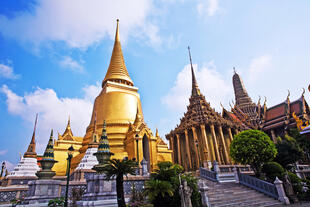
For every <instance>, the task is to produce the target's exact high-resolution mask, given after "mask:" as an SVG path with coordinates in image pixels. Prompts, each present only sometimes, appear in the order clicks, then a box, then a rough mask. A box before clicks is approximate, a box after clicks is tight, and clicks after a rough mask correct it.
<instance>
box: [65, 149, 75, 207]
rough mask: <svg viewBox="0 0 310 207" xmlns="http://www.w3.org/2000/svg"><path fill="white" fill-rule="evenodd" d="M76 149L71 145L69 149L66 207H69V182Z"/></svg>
mask: <svg viewBox="0 0 310 207" xmlns="http://www.w3.org/2000/svg"><path fill="white" fill-rule="evenodd" d="M73 152H74V148H73V146H72V145H71V147H69V148H68V158H67V160H68V165H67V185H66V197H65V205H64V207H68V191H69V180H70V167H71V159H72V157H73Z"/></svg>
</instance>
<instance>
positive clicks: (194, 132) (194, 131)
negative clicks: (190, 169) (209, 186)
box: [192, 127, 200, 168]
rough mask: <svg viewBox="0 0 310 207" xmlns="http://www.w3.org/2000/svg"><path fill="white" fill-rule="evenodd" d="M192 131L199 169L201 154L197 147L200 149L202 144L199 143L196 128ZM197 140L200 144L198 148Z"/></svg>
mask: <svg viewBox="0 0 310 207" xmlns="http://www.w3.org/2000/svg"><path fill="white" fill-rule="evenodd" d="M192 131H193V138H194V146H195V154H196V160H197V168H199V166H200V157H199V152H198V150H199V149H197V147H198V148H199V147H200V143H199V140H198V137H197V133H196V129H195V127H192ZM196 140H197V142H198V145H197V146H196Z"/></svg>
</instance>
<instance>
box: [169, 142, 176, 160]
mask: <svg viewBox="0 0 310 207" xmlns="http://www.w3.org/2000/svg"><path fill="white" fill-rule="evenodd" d="M173 139H174V137H173V136H170V139H169V142H170V149H171V150H172V160H173V162H176V160H174V159H175V154H174V152H175V149H174V140H173Z"/></svg>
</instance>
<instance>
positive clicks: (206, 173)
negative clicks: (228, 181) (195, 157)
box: [199, 167, 217, 182]
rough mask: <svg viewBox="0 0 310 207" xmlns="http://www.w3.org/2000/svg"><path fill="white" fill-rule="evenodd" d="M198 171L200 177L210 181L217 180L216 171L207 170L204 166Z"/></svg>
mask: <svg viewBox="0 0 310 207" xmlns="http://www.w3.org/2000/svg"><path fill="white" fill-rule="evenodd" d="M199 171H200V177H202V178H205V179H208V180H211V181H215V182H216V181H217V176H216V172H214V171H211V170H207V169H206V168H202V167H201V168H199Z"/></svg>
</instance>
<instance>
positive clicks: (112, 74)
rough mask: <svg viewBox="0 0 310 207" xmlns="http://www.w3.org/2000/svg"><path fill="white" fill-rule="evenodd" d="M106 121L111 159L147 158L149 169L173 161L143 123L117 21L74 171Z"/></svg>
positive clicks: (167, 151) (74, 160)
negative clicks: (108, 58)
mask: <svg viewBox="0 0 310 207" xmlns="http://www.w3.org/2000/svg"><path fill="white" fill-rule="evenodd" d="M95 114H96V115H95ZM95 116H96V127H94V122H95ZM104 120H105V121H106V127H107V134H108V139H109V143H110V148H111V152H113V153H114V156H112V158H116V159H123V158H124V157H128V158H129V159H132V158H136V159H139V161H140V162H141V161H142V159H145V160H147V161H148V162H149V169H150V170H152V169H153V168H154V167H155V165H156V164H157V162H159V161H171V160H172V158H171V154H172V151H171V150H169V149H168V147H167V145H166V144H165V143H164V142H163V140H162V139H161V138H160V137H159V136H158V135H156V136H154V135H153V133H152V132H151V130H150V129H149V128H148V127H147V125H146V123H145V122H144V119H143V113H142V107H141V102H140V95H139V93H138V88H137V87H135V86H134V84H133V81H132V80H131V78H130V76H129V74H128V71H127V68H126V65H125V61H124V58H123V53H122V48H121V43H120V37H119V26H118V21H117V27H116V35H115V42H114V48H113V52H112V57H111V60H110V65H109V68H108V71H107V73H106V76H105V78H104V80H103V82H102V90H101V92H100V94H99V95H98V96H97V98H96V99H95V103H94V107H93V113H92V117H91V121H90V123H89V126H88V127H87V129H86V134H85V136H84V138H83V142H82V147H81V148H79V154H78V155H76V156H74V157H73V159H72V168H71V170H74V169H75V168H76V167H77V166H78V164H79V163H80V161H81V159H82V158H83V156H84V154H85V152H86V150H87V148H88V145H89V143H90V142H91V140H92V136H93V134H94V130H96V132H95V133H96V134H98V136H101V133H102V128H103V123H104ZM63 159H64V158H63ZM57 173H58V171H57Z"/></svg>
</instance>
